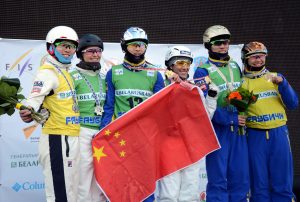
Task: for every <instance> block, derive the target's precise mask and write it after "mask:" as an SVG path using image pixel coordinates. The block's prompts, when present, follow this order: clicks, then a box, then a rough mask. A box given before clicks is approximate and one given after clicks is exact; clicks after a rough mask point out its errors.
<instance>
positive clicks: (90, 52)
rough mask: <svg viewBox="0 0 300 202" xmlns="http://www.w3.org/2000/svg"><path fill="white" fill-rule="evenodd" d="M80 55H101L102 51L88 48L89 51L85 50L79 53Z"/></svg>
mask: <svg viewBox="0 0 300 202" xmlns="http://www.w3.org/2000/svg"><path fill="white" fill-rule="evenodd" d="M81 52H82V53H87V54H94V53H97V54H100V53H102V49H101V48H90V49H85V50H83V51H81Z"/></svg>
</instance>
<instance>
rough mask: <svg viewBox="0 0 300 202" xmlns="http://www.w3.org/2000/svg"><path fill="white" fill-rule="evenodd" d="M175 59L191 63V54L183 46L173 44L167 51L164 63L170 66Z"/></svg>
mask: <svg viewBox="0 0 300 202" xmlns="http://www.w3.org/2000/svg"><path fill="white" fill-rule="evenodd" d="M176 60H189V61H190V62H191V63H193V54H192V52H191V50H190V49H189V48H187V47H185V46H173V47H171V48H169V50H168V51H167V54H166V58H165V64H166V66H167V67H170V66H171V65H172V64H173V63H174V61H176Z"/></svg>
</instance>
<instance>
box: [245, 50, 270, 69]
mask: <svg viewBox="0 0 300 202" xmlns="http://www.w3.org/2000/svg"><path fill="white" fill-rule="evenodd" d="M265 63H266V54H263V53H259V54H254V55H251V56H250V57H249V58H248V65H249V66H251V67H254V68H259V67H262V66H264V65H265Z"/></svg>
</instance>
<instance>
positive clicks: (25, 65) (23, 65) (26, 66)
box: [5, 49, 33, 77]
mask: <svg viewBox="0 0 300 202" xmlns="http://www.w3.org/2000/svg"><path fill="white" fill-rule="evenodd" d="M32 50H33V49H30V50H28V51H27V52H25V53H24V54H23V55H21V56H20V57H19V58H18V59H16V60H15V62H14V63H12V64H10V63H8V64H5V69H6V70H7V71H12V70H13V69H17V71H18V72H19V77H20V76H21V75H22V74H23V73H24V71H25V70H27V71H32V69H33V68H32V64H31V63H30V60H31V57H29V58H26V59H25V60H23V59H24V58H25V57H26V56H28V55H29V53H30V52H31V51H32Z"/></svg>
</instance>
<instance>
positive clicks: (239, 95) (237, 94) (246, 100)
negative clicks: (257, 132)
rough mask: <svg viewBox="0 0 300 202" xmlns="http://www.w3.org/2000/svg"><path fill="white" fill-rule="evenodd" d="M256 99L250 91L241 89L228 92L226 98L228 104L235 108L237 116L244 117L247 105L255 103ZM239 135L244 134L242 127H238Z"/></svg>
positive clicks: (256, 96)
mask: <svg viewBox="0 0 300 202" xmlns="http://www.w3.org/2000/svg"><path fill="white" fill-rule="evenodd" d="M257 98H258V95H256V94H253V92H252V91H251V92H250V91H249V90H247V89H244V88H242V87H239V88H237V89H236V90H234V91H229V92H228V94H227V96H226V99H227V102H228V104H231V105H233V106H235V107H236V109H237V110H238V112H239V115H246V112H247V109H248V107H249V105H250V104H253V103H255V102H256V101H257ZM239 134H241V135H243V134H244V127H242V126H240V127H239Z"/></svg>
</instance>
